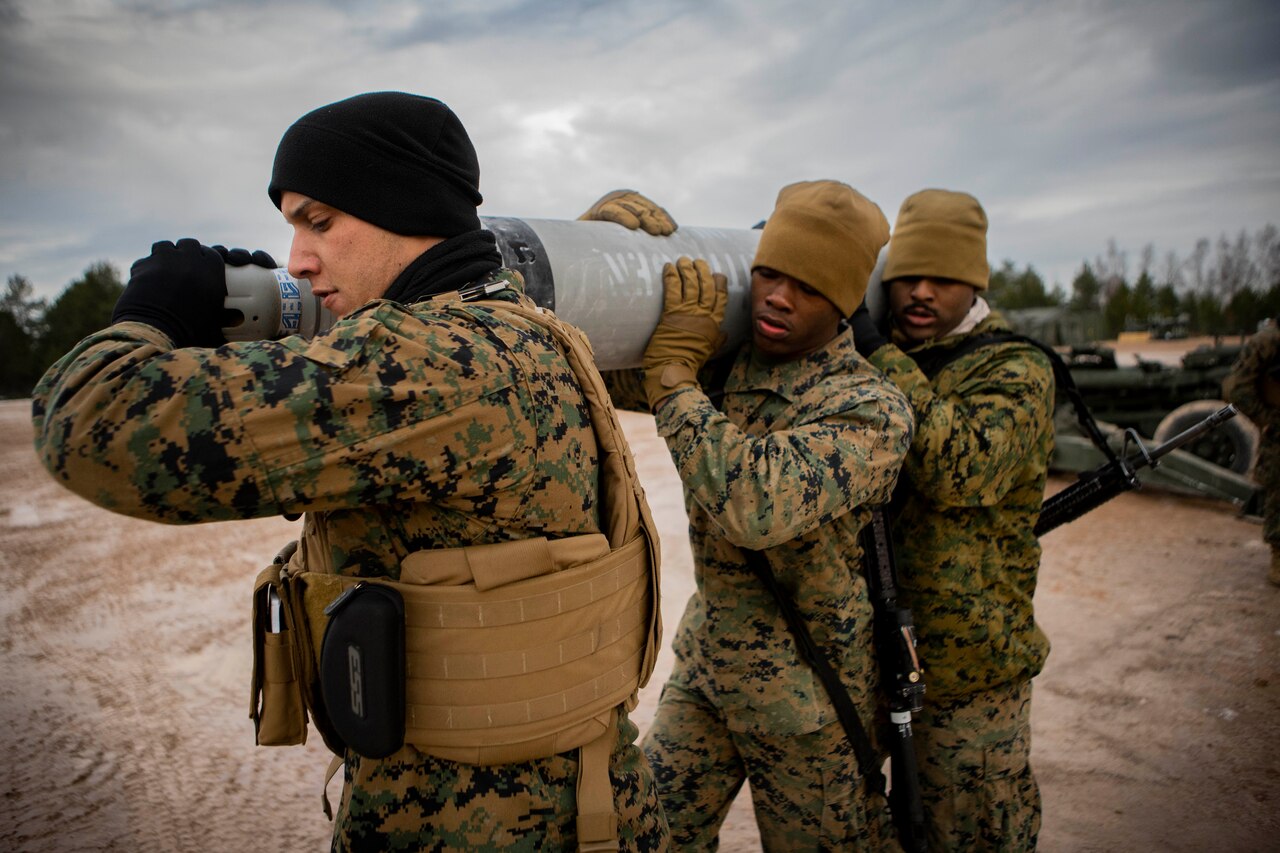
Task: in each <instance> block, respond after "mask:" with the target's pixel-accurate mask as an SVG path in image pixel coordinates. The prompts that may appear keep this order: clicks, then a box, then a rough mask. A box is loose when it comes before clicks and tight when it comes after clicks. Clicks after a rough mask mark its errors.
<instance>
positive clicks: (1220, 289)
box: [0, 224, 1280, 398]
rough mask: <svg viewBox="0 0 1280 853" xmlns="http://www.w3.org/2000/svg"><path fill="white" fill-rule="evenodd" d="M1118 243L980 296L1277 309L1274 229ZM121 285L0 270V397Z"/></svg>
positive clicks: (1118, 320)
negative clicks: (1167, 246)
mask: <svg viewBox="0 0 1280 853" xmlns="http://www.w3.org/2000/svg"><path fill="white" fill-rule="evenodd" d="M1132 273H1133V274H1132V275H1131V270H1130V259H1129V256H1128V253H1127V252H1124V251H1122V250H1120V249H1118V248H1117V247H1116V243H1115V240H1111V241H1109V242H1108V244H1107V249H1106V251H1105V252H1104V253H1101V254H1099V255H1098V256H1097V257H1095V258H1094V259H1093V260H1092V261H1085V262H1084V263H1082V264H1081V266H1080V270H1079V272H1077V273H1076V276H1075V278H1074V279H1073V280H1072V282H1071V292H1070V293H1067V292H1066V291H1064V290H1063V288H1062V287H1061V286H1059V285H1054V286H1053V287H1052V288H1047V287H1046V286H1045V282H1044V279H1043V278H1041V276H1040V274H1039V273H1037V272H1036V271H1035V268H1034V267H1032V266H1031V265H1029V264H1028V265H1027V266H1026V267H1024V268H1022V269H1018V267H1017V266H1016V265H1015V264H1014V262H1013V261H1010V260H1006V261H1004V262H1003V263H1002V264H1001V265H1000V266H999V267H998V268H996V269H994V270H992V273H991V287H990V289H989V290H988V291H987V298H988V300H989V301H990V302H991V304H992V305H993V306H994V307H996V308H999V309H1004V310H1017V309H1023V308H1050V307H1061V308H1063V309H1065V310H1067V311H1073V312H1096V313H1099V314H1100V315H1101V317H1102V321H1103V328H1104V329H1105V332H1106V336H1107V337H1108V338H1114V337H1116V336H1117V335H1119V334H1120V333H1121V332H1125V331H1142V330H1147V329H1167V328H1170V327H1173V328H1176V329H1177V330H1178V333H1180V334H1188V335H1229V334H1249V333H1251V332H1253V331H1254V330H1255V329H1257V327H1258V323H1259V322H1261V321H1262V320H1264V319H1267V318H1270V317H1276V316H1280V231H1277V229H1276V227H1275V226H1274V225H1270V224H1268V225H1266V226H1265V227H1263V228H1261V229H1259V230H1258V231H1256V232H1254V233H1252V234H1251V233H1249V232H1248V231H1245V230H1242V231H1241V232H1240V233H1239V234H1238V235H1237V236H1236V237H1235V238H1234V239H1231V238H1228V237H1227V236H1226V235H1225V234H1224V235H1222V236H1221V237H1219V238H1218V240H1217V242H1216V243H1210V241H1209V240H1208V239H1201V240H1199V241H1198V242H1197V243H1196V246H1195V249H1194V250H1193V251H1192V252H1191V254H1190V255H1188V256H1187V257H1185V258H1180V257H1178V255H1177V254H1176V253H1174V252H1169V253H1167V254H1166V255H1164V257H1162V258H1160V259H1159V260H1158V261H1157V258H1156V252H1155V249H1154V247H1152V246H1151V245H1147V246H1146V247H1145V248H1143V249H1142V251H1141V252H1139V253H1138V255H1137V258H1136V263H1135V264H1133V270H1132ZM123 290H124V285H123V284H122V283H121V281H120V274H119V272H118V271H117V270H116V269H115V267H113V266H112V265H111V264H109V263H106V262H104V261H100V262H98V263H95V264H92V265H90V266H89V267H88V269H86V270H85V273H84V276H83V277H81V278H79V279H77V280H75V281H73V282H71V283H70V284H69V285H67V287H66V289H65V290H63V291H62V293H61V294H59V295H58V297H57V298H56V299H54V300H53V301H52V302H51V303H48V304H46V302H45V300H42V299H35V298H34V288H33V287H32V285H31V282H30V281H28V280H27V279H26V278H25V277H24V276H21V275H13V276H10V277H9V281H8V284H7V285H6V288H5V292H4V295H3V296H0V397H8V398H13V397H28V396H30V395H31V390H32V388H34V387H35V383H36V382H37V381H39V379H40V377H41V376H42V375H43V374H44V372H45V370H47V369H48V368H49V366H50V365H52V364H53V363H54V362H55V361H57V360H58V359H59V358H60V357H62V355H63V354H64V353H66V352H67V351H69V350H70V349H71V348H72V347H73V346H75V344H76V343H77V342H79V341H80V340H81V339H82V338H84V337H85V336H86V335H89V334H91V333H93V332H96V331H98V330H99V329H103V328H105V327H106V326H107V325H108V324H109V323H110V322H111V311H112V308H113V307H114V306H115V303H116V300H117V299H118V298H119V297H120V293H121V292H122V291H123Z"/></svg>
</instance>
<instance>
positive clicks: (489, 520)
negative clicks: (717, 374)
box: [33, 270, 665, 849]
mask: <svg viewBox="0 0 1280 853" xmlns="http://www.w3.org/2000/svg"><path fill="white" fill-rule="evenodd" d="M499 279H501V280H505V281H506V282H507V283H508V284H509V285H510V288H508V289H507V290H504V291H501V292H500V293H499V294H497V295H495V296H491V297H488V298H490V299H494V298H498V299H502V298H505V299H509V300H521V299H524V297H523V295H522V285H521V283H520V280H519V277H518V275H517V274H515V273H513V272H511V271H509V270H498V271H496V272H495V273H493V274H492V275H491V276H490V277H489V278H488V279H485V281H486V282H488V281H495V282H496V281H498V280H499ZM33 416H34V425H35V432H36V449H37V451H38V453H39V455H40V458H41V459H42V461H43V462H44V465H45V467H46V468H48V470H49V471H50V473H51V474H52V475H53V476H54V477H55V478H56V479H57V480H58V481H59V482H61V483H63V484H64V485H66V486H67V487H68V488H71V489H72V490H73V491H76V492H77V493H79V494H81V495H83V496H84V497H86V498H88V499H89V500H91V501H93V502H94V503H97V504H98V505H100V506H103V507H106V508H107V509H110V510H114V511H116V512H121V513H125V514H128V515H132V516H136V517H139V518H147V519H152V520H155V521H162V522H170V523H195V522H202V521H216V520H224V519H239V518H253V517H261V516H272V515H279V514H283V513H301V512H307V513H312V514H315V515H316V516H317V517H318V518H320V519H321V520H322V521H323V524H322V525H321V526H322V527H323V528H324V529H325V530H326V531H327V535H328V544H327V549H326V550H327V554H321V555H317V558H318V559H320V560H321V561H323V560H324V558H325V557H327V558H328V563H329V564H330V565H331V566H332V567H333V569H334V570H335V571H337V572H339V573H341V574H345V575H358V576H378V575H384V576H391V577H398V575H399V565H400V562H401V560H402V558H403V557H404V556H405V555H407V554H408V553H410V552H413V551H417V550H422V549H428V548H440V547H453V546H464V545H475V544H487V543H492V542H498V541H504V540H510V539H522V538H528V537H533V536H544V535H545V536H547V537H549V538H559V537H563V536H568V535H572V534H580V533H594V532H598V531H599V530H600V526H599V521H598V507H597V501H598V482H597V479H598V458H597V457H598V454H597V446H596V439H595V436H594V433H593V431H592V427H591V423H590V419H589V411H588V408H587V404H586V402H585V399H584V397H583V394H582V391H581V388H580V386H579V384H578V381H577V379H576V378H575V376H574V373H573V371H572V369H571V368H570V366H569V364H568V362H567V360H566V359H565V357H564V355H563V354H562V353H561V352H560V350H559V349H557V348H556V346H555V344H554V343H553V339H552V338H551V336H550V334H549V333H548V332H547V331H546V330H545V329H544V328H543V327H541V326H539V325H536V324H532V323H529V322H527V321H524V320H522V319H520V318H517V317H513V316H512V315H510V314H506V313H504V314H503V315H502V316H498V315H496V314H495V313H494V312H493V311H492V310H489V309H485V308H482V307H478V306H473V305H469V304H466V303H463V302H461V301H458V300H456V299H455V300H452V301H443V300H433V301H424V302H418V303H416V304H414V305H412V306H409V307H405V306H403V305H399V304H397V303H394V302H389V301H374V302H371V303H369V304H368V305H366V306H364V307H362V308H360V309H358V310H357V311H355V312H353V313H352V314H351V315H349V316H347V317H346V318H344V319H342V320H340V321H338V322H337V323H336V324H335V325H334V326H333V327H332V328H331V329H330V330H328V331H326V332H323V333H321V334H319V335H317V336H316V337H315V338H314V339H312V340H310V341H307V340H304V339H302V338H299V337H288V338H284V339H283V340H280V341H260V342H252V343H232V344H227V345H224V346H222V347H219V348H217V349H196V348H188V349H173V348H172V345H171V342H170V341H169V340H168V338H167V337H166V336H165V335H163V334H161V333H159V332H157V331H156V330H155V329H153V328H151V327H149V326H146V325H143V324H140V323H121V324H118V325H115V326H112V327H110V328H108V329H106V330H103V331H101V332H98V333H96V334H94V335H91V336H90V337H88V338H86V339H85V340H83V341H82V342H80V343H79V344H78V345H77V346H76V347H75V348H74V349H73V350H72V351H71V352H70V353H68V354H67V355H66V356H65V357H63V358H62V359H61V360H60V361H58V363H57V364H55V365H54V366H53V367H52V368H50V370H49V372H48V373H47V374H46V375H45V377H44V378H43V379H42V380H41V382H40V384H39V386H38V387H37V388H36V390H35V394H34V401H33ZM268 556H269V555H268ZM264 562H265V560H264ZM247 604H248V602H247V599H246V606H247ZM618 725H619V741H618V743H619V749H620V750H623V751H620V752H615V763H614V766H613V775H614V782H615V788H616V789H618V790H621V791H624V793H620V794H619V797H620V798H621V799H620V803H619V810H620V812H621V814H622V815H623V821H624V825H623V827H622V837H623V842H624V849H630V848H634V847H635V846H636V837H635V836H636V834H637V833H639V832H649V833H651V834H652V835H653V837H655V838H656V837H660V836H663V835H665V823H664V822H661V814H660V812H658V811H656V799H653V798H652V797H650V798H649V804H648V806H647V807H646V808H647V811H646V812H645V814H646V818H645V819H646V820H649V823H648V824H646V826H645V828H643V829H637V825H633V824H628V818H630V819H635V818H636V817H637V815H638V814H639V813H640V811H641V808H640V800H641V799H643V798H644V797H646V796H648V792H649V791H650V790H651V787H652V782H651V776H650V775H649V773H648V769H647V766H642V761H643V757H642V756H641V755H640V754H639V750H638V748H636V747H634V746H632V745H631V744H632V742H633V741H634V739H635V736H636V730H635V727H634V725H633V724H632V723H631V722H630V721H629V720H628V719H627V715H626V714H625V713H620V715H619V724H618ZM575 756H576V753H575ZM624 756H626V757H625V758H624ZM575 766H576V760H571V759H570V758H569V757H564V756H556V757H553V758H550V759H540V760H538V761H535V762H529V763H526V764H522V765H499V766H496V767H478V766H470V765H460V764H455V763H453V762H448V761H444V760H440V759H434V758H432V757H430V756H427V755H425V754H421V753H418V752H417V751H416V750H414V749H413V748H412V747H409V746H406V747H404V748H403V749H402V750H400V751H399V752H396V753H394V754H393V755H392V756H390V757H389V758H387V759H384V760H381V761H375V760H369V759H362V758H360V757H359V756H356V755H355V754H354V753H348V763H347V779H348V782H349V783H350V784H351V786H352V787H353V788H354V793H352V794H351V795H350V797H344V803H343V810H342V813H340V815H339V822H338V828H337V830H336V832H337V836H336V837H335V847H337V848H339V849H345V848H348V847H354V848H363V849H392V848H398V847H404V848H406V849H408V848H420V847H422V846H424V845H425V846H427V847H433V846H435V845H437V844H439V845H440V846H441V849H444V848H446V847H447V848H448V849H474V848H476V847H484V846H486V845H491V846H496V847H501V846H505V845H510V844H514V843H517V842H518V841H522V843H528V844H531V845H532V846H533V847H546V846H550V847H555V846H557V845H560V844H567V843H571V841H572V832H573V821H574V814H575V807H574V783H575V775H576V774H575V773H574V767H575ZM642 777H644V778H642ZM646 779H647V780H648V781H646ZM628 786H630V787H629V790H628ZM550 816H554V817H550ZM650 818H652V819H651V820H650ZM641 846H643V845H641Z"/></svg>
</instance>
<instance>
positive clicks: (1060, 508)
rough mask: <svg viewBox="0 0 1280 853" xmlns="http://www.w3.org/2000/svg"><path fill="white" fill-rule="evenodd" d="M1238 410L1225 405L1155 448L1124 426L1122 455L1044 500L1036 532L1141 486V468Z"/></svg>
mask: <svg viewBox="0 0 1280 853" xmlns="http://www.w3.org/2000/svg"><path fill="white" fill-rule="evenodd" d="M1236 413H1237V409H1236V407H1235V406H1232V405H1227V406H1223V407H1222V408H1221V409H1218V411H1216V412H1214V413H1213V414H1211V415H1209V417H1207V418H1205V419H1204V420H1202V421H1200V422H1199V423H1197V424H1194V425H1193V426H1191V427H1188V428H1187V429H1185V430H1183V431H1182V432H1180V433H1178V434H1177V435H1175V436H1174V437H1173V438H1171V439H1169V440H1168V441H1166V442H1164V443H1163V444H1160V445H1158V446H1157V447H1153V448H1148V447H1147V446H1146V445H1145V444H1143V443H1142V438H1141V437H1140V436H1139V435H1138V433H1137V431H1135V430H1132V429H1127V430H1125V431H1124V443H1123V445H1122V446H1121V453H1120V455H1119V456H1116V455H1114V454H1108V455H1109V456H1110V457H1111V458H1109V459H1108V460H1107V461H1106V462H1104V463H1102V464H1101V465H1099V466H1098V467H1097V468H1094V469H1093V470H1092V471H1086V472H1085V473H1083V474H1081V475H1080V479H1079V480H1078V481H1077V482H1075V483H1073V484H1072V485H1070V486H1068V487H1067V488H1065V489H1063V490H1062V491H1060V492H1058V493H1057V494H1056V495H1054V496H1053V497H1051V498H1049V499H1048V500H1046V501H1045V502H1044V504H1043V505H1042V506H1041V507H1040V518H1039V520H1037V521H1036V526H1035V535H1036V536H1043V535H1044V534H1046V533H1048V532H1049V531H1050V530H1053V529H1054V528H1057V527H1059V526H1061V525H1063V524H1066V523H1067V522H1069V521H1075V520H1076V519H1077V518H1079V517H1080V516H1082V515H1084V514H1085V513H1086V512H1089V511H1090V510H1092V509H1096V508H1098V507H1099V506H1102V504H1104V503H1106V502H1107V501H1109V500H1111V499H1112V498H1114V497H1115V496H1116V495H1118V494H1120V493H1121V492H1127V491H1129V490H1130V489H1136V488H1140V487H1141V486H1142V483H1141V482H1140V481H1139V480H1138V470H1139V469H1141V468H1146V467H1151V468H1155V467H1156V466H1157V465H1158V464H1160V458H1161V457H1162V456H1165V455H1167V454H1168V453H1170V452H1171V451H1174V450H1177V449H1178V448H1179V447H1181V446H1182V445H1184V444H1187V443H1188V442H1191V441H1194V440H1195V439H1197V438H1199V437H1200V436H1202V435H1204V434H1205V433H1206V432H1208V431H1209V430H1211V429H1214V428H1215V427H1217V426H1219V425H1221V424H1222V423H1224V422H1226V421H1228V420H1230V419H1231V418H1233V417H1235V416H1236ZM1131 443H1132V444H1133V445H1135V446H1136V447H1137V451H1136V452H1134V453H1132V454H1130V453H1129V446H1130V444H1131ZM1108 449H1109V448H1108Z"/></svg>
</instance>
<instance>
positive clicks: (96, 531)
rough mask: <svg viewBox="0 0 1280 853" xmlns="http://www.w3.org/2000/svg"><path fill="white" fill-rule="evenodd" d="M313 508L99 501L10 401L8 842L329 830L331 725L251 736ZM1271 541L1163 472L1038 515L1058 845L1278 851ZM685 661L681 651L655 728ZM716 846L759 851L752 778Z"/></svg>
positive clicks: (680, 552) (257, 845) (1046, 727)
mask: <svg viewBox="0 0 1280 853" xmlns="http://www.w3.org/2000/svg"><path fill="white" fill-rule="evenodd" d="M623 417H624V420H623V423H624V426H625V428H626V430H627V433H628V435H629V437H630V440H631V442H632V447H633V450H634V452H635V454H636V458H637V463H638V467H639V469H640V475H641V478H642V480H643V482H644V484H645V487H646V489H647V491H648V494H649V497H650V500H651V503H652V506H653V509H654V513H655V516H656V518H657V521H658V524H659V526H660V529H661V533H662V536H663V556H664V577H663V605H662V606H663V614H664V620H665V625H666V639H667V640H668V641H669V639H670V637H671V634H672V633H673V632H674V629H675V626H676V623H677V621H678V618H679V615H680V612H681V611H682V609H683V606H684V602H685V600H686V599H687V598H688V595H689V593H690V592H691V590H692V588H693V580H692V574H691V566H692V560H691V557H690V554H689V546H688V538H687V535H686V531H685V521H684V512H683V508H682V504H681V498H680V490H679V484H678V482H677V480H676V478H675V474H674V470H673V468H672V465H671V462H670V459H669V457H668V456H667V453H666V449H665V446H664V445H663V443H662V442H661V440H660V439H659V438H658V437H657V435H656V433H655V432H654V430H653V423H652V420H651V419H650V418H647V417H642V416H633V415H628V414H625V413H624V415H623ZM1066 482H1067V481H1066V480H1065V479H1062V478H1057V479H1055V480H1054V481H1053V482H1052V483H1051V487H1050V488H1051V490H1052V489H1057V488H1061V487H1062V486H1063V485H1065V484H1066ZM296 530H297V525H296V524H294V523H290V522H287V521H285V520H283V519H264V520H261V521H253V522H234V523H219V524H207V525H200V526H196V527H169V526H164V525H159V524H152V523H148V522H142V521H135V520H132V519H127V518H122V517H118V516H114V515H111V514H109V513H107V512H105V511H103V510H100V509H97V508H96V507H94V506H92V505H91V504H89V503H86V502H85V501H83V500H81V499H80V498H77V497H75V496H73V495H72V494H71V493H70V492H67V491H65V490H64V489H62V488H61V487H60V486H59V485H57V484H56V483H55V482H54V481H53V480H52V479H51V478H50V477H49V476H48V475H47V474H46V473H45V472H44V471H43V469H42V468H40V466H39V464H38V463H37V461H36V459H35V456H34V453H33V452H32V449H31V427H30V422H29V409H28V404H27V403H26V402H25V401H10V402H0V573H2V574H0V578H2V579H3V583H4V593H3V595H0V666H2V672H3V676H4V677H3V678H0V719H2V720H3V726H0V754H3V755H5V756H6V757H7V759H8V771H7V772H6V773H5V774H4V777H5V778H4V782H3V790H4V796H3V799H2V800H0V848H3V849H5V850H15V851H33V853H34V851H58V853H62V851H74V850H129V851H249V850H289V851H304V850H313V851H320V850H326V849H328V837H329V824H328V822H327V821H326V819H325V817H324V815H323V813H322V811H321V805H320V803H321V801H320V792H321V782H322V776H323V773H324V769H325V767H326V765H327V763H328V755H327V753H326V752H325V750H324V748H323V746H322V745H321V744H320V742H319V739H318V738H314V739H313V740H312V741H311V742H310V743H308V744H307V745H306V746H304V747H288V748H263V747H256V746H255V745H254V742H253V729H252V725H251V723H250V721H249V718H248V703H249V671H250V649H249V636H250V632H249V600H250V589H251V586H252V582H253V578H254V576H255V575H256V574H257V572H258V570H259V568H260V567H261V566H262V565H264V564H265V562H267V561H269V560H270V558H271V556H272V555H273V554H274V553H275V552H276V550H277V548H278V547H279V545H280V544H281V543H283V542H284V541H287V540H288V539H290V538H293V536H294V535H295V533H296ZM1268 558H1269V555H1268V551H1267V549H1266V548H1265V547H1264V546H1263V545H1262V542H1261V540H1260V527H1259V525H1258V523H1257V522H1256V520H1249V519H1244V518H1241V517H1239V515H1238V513H1237V512H1236V510H1235V509H1234V508H1233V507H1232V506H1230V505H1227V504H1224V503H1218V502H1212V501H1207V500H1199V499H1194V498H1187V497H1179V496H1174V495H1170V494H1167V493H1159V492H1155V491H1143V492H1138V493H1129V494H1126V495H1123V496H1121V497H1120V498H1118V499H1116V500H1115V501H1113V502H1112V503H1110V504H1108V505H1107V506H1106V507H1104V508H1103V509H1101V510H1098V511H1096V512H1094V513H1092V514H1090V515H1089V516H1086V517H1085V518H1083V519H1081V520H1079V521H1077V522H1075V523H1073V524H1071V525H1069V526H1066V527H1063V528H1061V529H1059V530H1057V531H1054V532H1053V533H1051V534H1049V535H1048V536H1046V537H1045V539H1044V562H1043V568H1042V571H1041V575H1040V577H1041V580H1040V589H1039V591H1038V593H1037V596H1036V606H1037V613H1038V618H1039V619H1040V621H1041V622H1042V624H1043V625H1044V627H1045V629H1046V630H1047V632H1048V634H1049V636H1050V638H1051V640H1052V642H1053V651H1052V653H1051V654H1050V657H1049V662H1048V666H1047V668H1046V669H1045V671H1044V673H1043V674H1042V675H1041V676H1040V677H1039V678H1037V679H1036V681H1035V701H1034V711H1033V730H1034V735H1033V743H1034V746H1033V764H1034V766H1035V769H1036V772H1037V775H1038V777H1039V780H1040V785H1041V789H1042V793H1043V797H1044V803H1045V805H1044V826H1043V831H1042V834H1041V849H1043V850H1047V851H1094V850H1097V851H1102V850H1126V851H1127V850H1151V851H1201V850H1234V851H1263V850H1278V849H1280V589H1277V588H1275V587H1272V586H1269V585H1268V584H1267V582H1266V571H1267V565H1268ZM670 666H671V655H670V652H669V649H665V650H664V653H663V655H662V657H661V658H660V661H659V668H658V671H657V673H655V676H654V679H653V681H652V682H651V683H650V685H649V686H648V687H647V688H646V689H645V691H644V693H643V696H642V699H643V702H642V705H641V707H640V708H639V709H638V711H637V713H636V719H637V721H638V723H639V724H640V725H641V727H642V728H643V727H645V726H647V725H648V723H649V722H650V720H651V719H652V715H653V711H654V707H655V703H656V699H657V695H658V691H659V689H660V687H661V683H662V681H663V678H664V676H665V674H666V673H667V672H668V671H669V669H670ZM337 794H338V785H337V783H335V784H333V785H332V786H331V787H330V795H331V796H332V797H336V796H337ZM721 849H722V850H725V851H730V853H733V852H734V851H753V850H759V849H760V847H759V842H758V839H757V836H756V832H755V827H754V823H753V818H752V813H751V809H750V802H749V797H748V793H747V792H746V791H745V790H744V792H743V794H742V795H741V796H740V797H739V798H738V801H737V802H736V804H735V806H734V810H733V812H732V813H731V816H730V818H729V821H728V822H727V824H726V826H725V828H724V831H723V834H722V847H721Z"/></svg>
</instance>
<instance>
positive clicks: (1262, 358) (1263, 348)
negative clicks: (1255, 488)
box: [1222, 322, 1280, 547]
mask: <svg viewBox="0 0 1280 853" xmlns="http://www.w3.org/2000/svg"><path fill="white" fill-rule="evenodd" d="M1277 366H1280V326H1277V325H1276V324H1275V323H1274V322H1273V323H1271V325H1269V326H1267V328H1265V329H1263V330H1261V331H1259V332H1256V333H1255V334H1254V335H1253V336H1251V337H1250V338H1249V340H1248V341H1246V342H1245V345H1244V349H1242V350H1241V351H1240V355H1239V357H1237V358H1236V362H1235V364H1233V365H1232V366H1231V372H1230V373H1228V374H1227V376H1226V378H1225V379H1224V380H1223V381H1222V395H1223V396H1224V397H1226V398H1227V401H1228V402H1230V403H1234V404H1235V406H1236V408H1238V409H1239V410H1240V412H1241V413H1242V414H1243V415H1244V416H1245V417H1247V418H1248V419H1249V420H1251V421H1253V423H1254V424H1255V425H1256V426H1257V427H1258V429H1259V431H1261V433H1262V436H1261V440H1260V441H1259V443H1258V461H1257V464H1256V465H1255V466H1254V469H1253V476H1254V478H1255V479H1256V480H1257V481H1258V484H1259V485H1261V486H1262V490H1263V504H1262V513H1263V522H1262V538H1263V539H1265V540H1266V541H1267V542H1268V543H1269V544H1270V545H1272V546H1273V547H1280V400H1276V399H1269V398H1268V395H1267V392H1266V391H1265V390H1264V389H1265V388H1266V387H1267V383H1266V382H1265V380H1266V379H1267V377H1268V374H1269V372H1270V371H1271V370H1273V369H1275V368H1276V367H1277ZM1273 387H1275V386H1273ZM1278 390H1280V389H1278Z"/></svg>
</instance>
